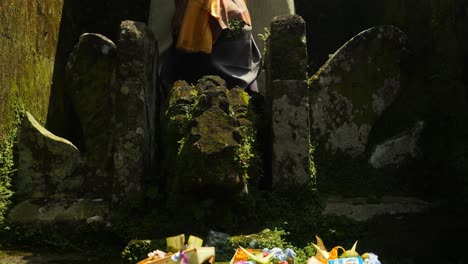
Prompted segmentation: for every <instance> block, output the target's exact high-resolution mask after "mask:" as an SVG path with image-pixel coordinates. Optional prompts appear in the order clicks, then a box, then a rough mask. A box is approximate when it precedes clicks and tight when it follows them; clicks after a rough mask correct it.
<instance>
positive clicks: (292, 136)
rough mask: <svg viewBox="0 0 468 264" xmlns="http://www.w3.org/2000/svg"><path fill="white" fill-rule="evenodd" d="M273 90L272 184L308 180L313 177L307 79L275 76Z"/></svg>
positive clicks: (304, 181) (303, 182) (301, 182)
mask: <svg viewBox="0 0 468 264" xmlns="http://www.w3.org/2000/svg"><path fill="white" fill-rule="evenodd" d="M271 90H272V92H273V93H274V94H275V96H274V97H273V99H272V112H271V115H272V134H273V142H272V146H273V148H272V151H273V153H272V155H273V160H272V177H273V184H274V185H282V184H284V183H285V182H288V183H299V184H306V183H308V182H310V181H311V179H312V178H311V177H312V176H311V172H310V170H309V145H310V138H309V135H310V132H309V116H308V113H309V100H308V97H307V84H306V81H305V80H289V81H280V80H276V81H273V83H272V86H271ZM280 94H282V96H281V97H279V95H280Z"/></svg>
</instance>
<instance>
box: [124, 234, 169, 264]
mask: <svg viewBox="0 0 468 264" xmlns="http://www.w3.org/2000/svg"><path fill="white" fill-rule="evenodd" d="M157 249H159V250H162V251H165V250H166V240H164V239H160V240H131V241H130V242H129V243H128V245H127V246H126V247H125V248H124V250H123V251H122V253H121V256H122V262H123V263H129V264H130V263H132V264H134V263H137V262H139V261H141V260H143V259H145V258H147V257H148V253H150V252H152V251H154V250H157Z"/></svg>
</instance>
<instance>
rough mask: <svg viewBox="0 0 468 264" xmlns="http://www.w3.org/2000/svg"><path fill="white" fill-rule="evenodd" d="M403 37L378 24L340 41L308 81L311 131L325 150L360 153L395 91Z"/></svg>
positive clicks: (398, 31) (397, 92) (404, 37)
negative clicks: (349, 38)
mask: <svg viewBox="0 0 468 264" xmlns="http://www.w3.org/2000/svg"><path fill="white" fill-rule="evenodd" d="M405 44H406V36H405V34H404V33H403V32H401V31H400V30H399V29H398V28H396V27H393V26H379V27H374V28H371V29H368V30H366V31H363V32H361V33H360V34H358V35H356V36H355V37H354V38H352V39H351V40H349V41H348V42H347V43H346V44H345V45H343V46H342V47H341V48H340V49H339V50H338V51H336V52H335V53H334V54H333V56H332V57H331V58H330V59H329V60H328V62H327V63H326V64H325V65H324V66H322V68H321V69H320V70H319V71H318V72H317V73H316V74H315V75H314V76H312V78H311V79H310V80H309V84H310V87H311V91H312V95H311V109H310V112H311V127H312V128H311V130H312V131H311V133H312V134H311V135H312V137H313V139H314V141H315V142H316V143H317V144H319V145H321V146H322V147H323V148H325V149H327V150H328V151H330V152H331V153H335V152H336V151H342V152H344V153H347V154H348V155H351V156H357V155H360V154H362V153H363V152H364V150H365V147H366V144H367V140H368V136H369V132H370V130H371V128H372V126H373V125H374V123H375V121H376V120H377V119H378V118H379V117H380V116H381V115H382V113H383V111H384V110H385V109H387V107H388V106H389V105H390V104H391V103H392V102H393V101H394V100H395V98H396V97H397V95H398V94H399V92H400V57H401V52H402V49H403V48H404V46H405Z"/></svg>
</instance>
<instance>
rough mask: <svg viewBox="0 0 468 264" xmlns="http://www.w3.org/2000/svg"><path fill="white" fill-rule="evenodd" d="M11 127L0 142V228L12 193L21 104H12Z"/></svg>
mask: <svg viewBox="0 0 468 264" xmlns="http://www.w3.org/2000/svg"><path fill="white" fill-rule="evenodd" d="M13 112H14V120H13V129H12V130H11V132H10V133H9V135H7V137H6V139H5V140H4V141H3V142H0V228H1V227H3V225H4V220H5V213H6V212H7V210H8V208H9V206H10V203H11V201H10V199H11V196H12V195H13V191H12V190H11V179H12V175H14V174H15V173H16V169H15V162H14V147H15V144H16V139H17V134H18V131H19V125H20V122H21V119H22V117H23V115H24V112H25V111H24V108H23V106H22V105H15V106H14V111H13Z"/></svg>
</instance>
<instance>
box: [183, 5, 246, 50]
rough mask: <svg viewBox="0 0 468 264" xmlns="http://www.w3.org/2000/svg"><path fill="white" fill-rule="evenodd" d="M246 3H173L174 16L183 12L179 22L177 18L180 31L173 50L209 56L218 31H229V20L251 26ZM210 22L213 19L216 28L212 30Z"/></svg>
mask: <svg viewBox="0 0 468 264" xmlns="http://www.w3.org/2000/svg"><path fill="white" fill-rule="evenodd" d="M246 2H247V0H186V1H185V2H184V1H183V0H176V7H177V9H178V12H181V11H183V12H184V13H183V18H181V17H180V15H179V18H177V19H178V20H179V21H180V29H179V36H178V40H177V44H176V48H177V49H180V50H183V51H186V52H204V53H211V49H212V46H213V44H214V43H215V42H216V38H217V37H218V36H219V33H220V32H218V31H220V30H222V29H226V28H228V27H229V19H239V20H243V21H244V22H245V23H246V24H248V25H251V24H252V23H251V21H250V14H249V11H248V10H247V5H246ZM181 9H185V11H184V10H181ZM210 18H214V19H215V21H216V22H217V24H218V25H216V26H214V27H213V25H212V24H210ZM211 22H212V21H211Z"/></svg>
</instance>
